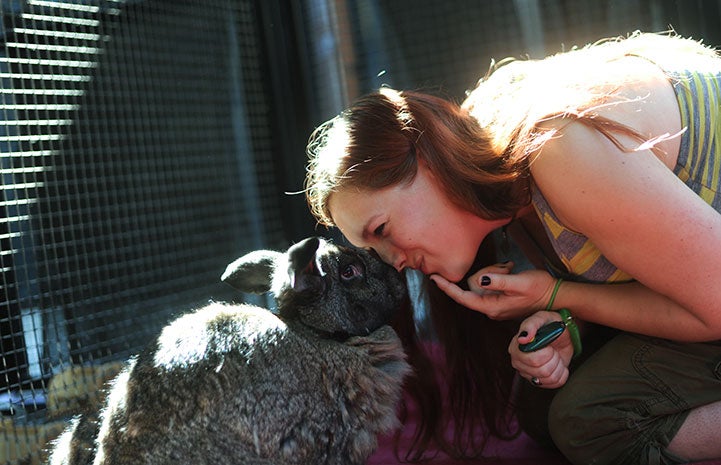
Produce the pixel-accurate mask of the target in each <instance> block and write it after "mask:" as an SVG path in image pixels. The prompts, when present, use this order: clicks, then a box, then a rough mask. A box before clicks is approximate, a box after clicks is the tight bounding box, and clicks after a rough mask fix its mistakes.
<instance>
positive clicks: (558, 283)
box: [546, 278, 563, 310]
mask: <svg viewBox="0 0 721 465" xmlns="http://www.w3.org/2000/svg"><path fill="white" fill-rule="evenodd" d="M562 282H563V278H558V279H557V280H556V285H555V286H553V292H551V299H550V300H549V301H548V305H546V310H553V301H554V300H556V294H558V288H559V287H561V283H562Z"/></svg>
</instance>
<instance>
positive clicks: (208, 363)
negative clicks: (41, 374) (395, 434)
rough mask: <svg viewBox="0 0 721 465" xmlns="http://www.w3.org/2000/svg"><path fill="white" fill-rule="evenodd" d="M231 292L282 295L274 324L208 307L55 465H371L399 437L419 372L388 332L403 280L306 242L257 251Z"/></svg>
mask: <svg viewBox="0 0 721 465" xmlns="http://www.w3.org/2000/svg"><path fill="white" fill-rule="evenodd" d="M222 279H223V281H225V282H227V283H229V284H231V285H232V286H234V287H236V288H238V289H240V290H242V291H245V292H255V293H264V292H267V291H271V292H272V293H273V294H274V296H275V298H276V303H277V308H276V309H274V310H273V311H272V312H271V311H269V310H268V309H264V308H260V307H257V306H253V305H248V304H223V303H211V304H209V305H208V306H206V307H204V308H201V309H200V310H197V311H195V312H192V313H189V314H187V315H184V316H181V317H180V318H178V319H177V320H175V321H174V322H172V323H170V324H169V325H168V326H166V327H165V328H164V329H163V330H162V332H161V334H160V335H159V336H158V337H157V339H155V340H154V341H153V342H152V343H151V344H150V345H149V347H147V348H146V349H145V350H144V351H142V352H141V353H140V354H139V355H138V356H136V357H134V358H132V359H131V360H130V361H129V363H128V366H127V368H126V369H125V370H124V371H123V372H122V373H121V374H120V375H119V376H118V377H117V378H116V379H115V380H114V381H113V383H112V384H111V386H110V391H109V393H108V397H107V401H106V405H105V406H104V408H103V409H102V410H101V411H100V413H99V415H98V417H97V418H93V416H92V415H89V416H79V417H77V418H74V419H73V421H72V423H71V425H70V426H69V427H68V429H67V430H66V431H65V432H64V433H63V435H61V437H60V438H58V440H57V441H56V443H55V446H54V448H53V450H52V451H51V454H50V456H49V463H50V464H51V465H60V464H62V465H89V464H95V465H101V464H102V465H131V464H132V465H139V464H147V465H161V464H163V465H171V464H172V465H178V464H194V465H195V464H277V465H280V464H313V465H316V464H362V463H364V462H365V461H366V459H367V458H368V456H369V455H370V454H371V453H372V452H373V451H374V450H375V449H376V447H377V435H378V434H379V433H382V432H386V431H389V430H391V429H392V428H394V427H396V426H397V422H398V421H397V418H396V405H397V402H398V401H399V400H400V396H401V390H402V382H403V378H404V376H405V375H406V374H407V373H408V371H409V366H408V364H407V363H406V360H405V355H404V353H403V348H402V345H401V342H400V340H399V339H398V337H397V335H396V333H395V332H394V331H393V330H392V329H391V328H390V326H388V325H387V323H388V322H389V321H390V319H391V318H392V316H393V314H394V312H395V310H396V309H397V308H398V307H399V306H401V304H402V303H403V301H404V300H405V299H407V291H406V287H405V283H404V280H403V279H402V277H401V275H400V274H399V273H398V272H397V271H396V270H394V269H393V268H392V267H390V266H388V265H386V264H384V263H383V262H382V261H381V260H379V259H378V257H377V256H375V255H373V254H372V253H371V252H368V251H365V250H358V249H352V248H345V247H341V246H337V245H334V244H332V243H330V242H328V241H325V240H323V239H321V238H308V239H306V240H304V241H302V242H300V243H298V244H296V245H294V246H293V247H291V248H290V249H289V250H288V251H287V252H286V253H279V252H273V251H255V252H251V253H249V254H248V255H246V256H244V257H242V258H240V259H238V260H237V261H235V262H234V263H232V264H231V265H229V266H228V268H227V270H226V272H225V273H224V275H223V277H222Z"/></svg>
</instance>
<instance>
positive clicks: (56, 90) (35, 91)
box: [0, 0, 281, 463]
mask: <svg viewBox="0 0 721 465" xmlns="http://www.w3.org/2000/svg"><path fill="white" fill-rule="evenodd" d="M0 8H1V10H0V13H2V19H3V30H2V35H1V38H2V39H3V40H4V42H3V43H2V44H1V45H2V46H1V47H0V79H1V81H0V82H1V86H0V160H1V163H2V166H1V167H0V175H1V176H2V183H1V186H0V192H1V193H2V198H0V243H1V245H2V248H1V251H0V267H1V268H2V295H1V296H0V330H1V331H2V337H1V338H0V357H1V361H2V365H0V406H2V410H3V414H4V415H3V423H2V425H0V452H2V455H0V463H18V461H20V460H32V461H33V462H37V460H38V458H37V457H38V455H37V453H35V454H33V453H32V452H33V451H34V452H37V445H38V442H42V441H38V437H49V436H52V435H53V434H55V433H56V432H57V428H59V427H60V426H61V424H62V423H61V422H52V421H48V420H54V419H57V418H60V417H61V416H62V415H63V414H67V413H68V412H69V409H70V410H72V409H73V408H75V409H77V408H79V407H78V402H80V403H82V402H83V401H87V400H88V398H89V396H92V395H93V394H92V393H93V392H94V390H95V389H97V386H99V385H100V384H101V383H102V380H103V379H105V378H107V377H108V376H110V375H111V374H112V373H114V372H115V371H116V368H117V365H116V364H114V363H113V361H115V360H120V359H122V358H124V357H126V356H127V355H129V354H130V353H133V352H135V351H137V350H138V348H139V347H141V346H142V345H143V344H144V343H145V342H146V341H147V340H148V338H149V337H150V336H151V335H152V334H154V333H155V332H156V331H157V330H158V328H159V327H160V326H161V325H162V324H163V323H164V322H165V321H167V319H168V317H169V316H170V315H172V314H175V313H178V312H180V311H183V310H186V309H188V308H190V307H192V306H195V305H198V304H200V303H201V302H205V301H207V300H208V299H209V298H215V297H217V298H222V297H224V296H225V295H226V294H227V292H226V291H225V288H224V287H222V285H220V284H219V276H220V274H221V273H222V271H223V269H224V267H225V265H226V264H227V263H229V262H230V261H231V260H232V259H233V258H235V256H236V255H237V254H239V253H240V252H241V251H246V250H248V249H251V248H256V247H259V246H264V245H266V244H269V243H270V244H276V243H279V242H280V240H281V227H280V224H279V220H278V218H280V216H281V215H279V214H278V206H277V205H275V200H274V198H275V191H276V190H277V189H276V186H275V181H274V175H273V173H272V171H271V163H270V161H271V160H270V158H271V157H272V152H271V146H272V140H271V139H272V138H271V134H270V131H269V130H268V129H267V128H269V126H270V125H269V123H268V108H267V106H268V104H267V100H266V99H267V98H266V96H265V95H266V94H265V91H264V88H263V82H264V80H265V76H264V75H263V65H262V57H261V56H260V55H261V47H260V46H259V44H258V43H257V41H258V37H260V32H259V31H258V29H257V27H258V26H257V24H256V21H255V11H254V6H253V3H252V2H230V1H222V0H212V1H206V0H197V1H183V2H175V1H162V0H158V1H123V0H108V1H104V0H97V1H89V0H88V1H71V0H69V1H67V2H57V1H42V0H28V1H10V2H8V1H4V2H2V4H1V6H0ZM73 396H75V397H76V398H74V397H73ZM46 407H47V408H46ZM51 407H52V409H54V410H52V409H51ZM23 457H24V458H23Z"/></svg>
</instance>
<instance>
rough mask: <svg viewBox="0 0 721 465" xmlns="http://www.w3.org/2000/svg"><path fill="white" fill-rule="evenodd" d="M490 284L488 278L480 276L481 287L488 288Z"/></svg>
mask: <svg viewBox="0 0 721 465" xmlns="http://www.w3.org/2000/svg"><path fill="white" fill-rule="evenodd" d="M489 284H491V278H489V277H488V276H481V286H488V285H489Z"/></svg>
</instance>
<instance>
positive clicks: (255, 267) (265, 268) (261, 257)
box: [220, 250, 283, 294]
mask: <svg viewBox="0 0 721 465" xmlns="http://www.w3.org/2000/svg"><path fill="white" fill-rule="evenodd" d="M282 256H283V254H281V253H279V252H274V251H271V250H256V251H255V252H250V253H248V254H246V255H244V256H242V257H240V258H239V259H237V260H236V261H234V262H233V263H231V264H230V265H228V267H227V268H226V269H225V272H224V273H223V276H221V277H220V280H221V281H223V282H225V283H228V284H230V285H231V286H233V287H234V288H236V289H238V290H240V291H242V292H252V293H254V294H263V293H266V292H268V291H269V290H270V285H271V282H272V279H273V272H274V270H275V265H276V262H277V260H279V259H280V258H281V257H282Z"/></svg>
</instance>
